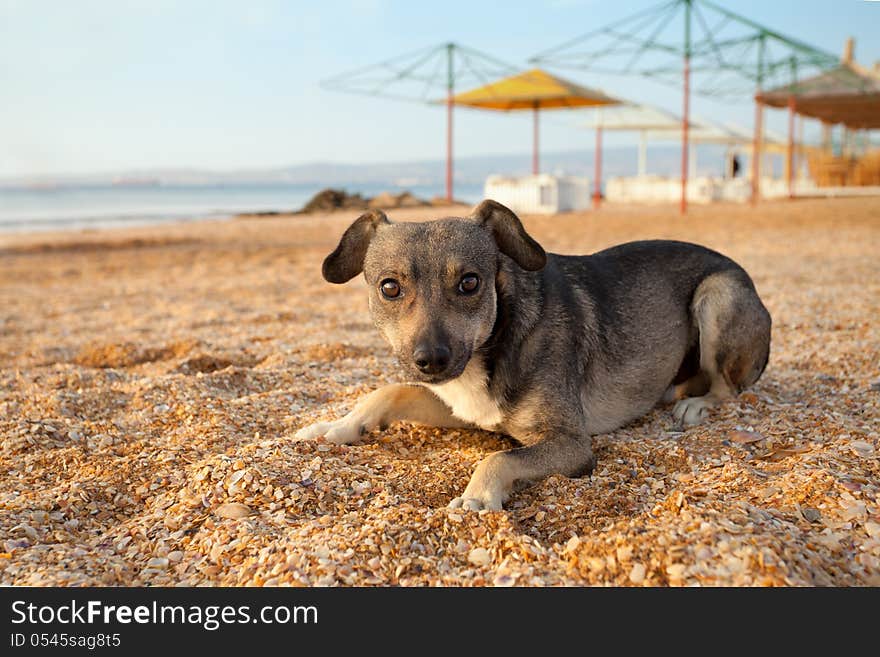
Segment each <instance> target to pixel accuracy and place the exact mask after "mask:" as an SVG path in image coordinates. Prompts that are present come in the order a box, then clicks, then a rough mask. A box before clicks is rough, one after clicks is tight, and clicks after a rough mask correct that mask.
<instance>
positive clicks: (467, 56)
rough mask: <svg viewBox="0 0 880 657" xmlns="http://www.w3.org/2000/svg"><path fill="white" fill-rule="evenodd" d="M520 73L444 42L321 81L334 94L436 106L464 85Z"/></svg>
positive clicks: (504, 63)
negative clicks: (341, 93) (348, 94)
mask: <svg viewBox="0 0 880 657" xmlns="http://www.w3.org/2000/svg"><path fill="white" fill-rule="evenodd" d="M519 71H520V69H519V67H516V66H513V65H511V64H508V63H506V62H502V61H501V60H500V59H496V58H495V57H492V56H491V55H487V54H486V53H483V52H480V51H479V50H475V49H473V48H468V47H466V46H462V45H459V44H457V43H443V44H440V45H436V46H432V47H430V48H425V49H422V50H417V51H415V52H409V53H405V54H403V55H400V56H398V57H394V58H392V59H387V60H385V61H382V62H379V63H378V64H373V65H370V66H365V67H363V68H360V69H356V70H354V71H349V72H347V73H343V74H341V75H338V76H336V77H333V78H329V79H327V80H323V81H322V82H321V86H322V87H323V88H325V89H330V90H333V91H344V92H348V93H356V94H364V95H367V96H380V97H383V98H394V99H396V100H405V101H412V102H419V103H437V102H438V101H441V102H442V101H443V100H444V99H445V98H446V97H447V95H448V94H449V93H451V92H453V91H454V90H455V89H460V88H462V87H463V86H464V85H471V84H474V85H476V84H480V85H482V84H488V83H490V82H493V81H495V80H497V79H498V78H499V77H505V76H508V75H513V74H515V73H518V72H519Z"/></svg>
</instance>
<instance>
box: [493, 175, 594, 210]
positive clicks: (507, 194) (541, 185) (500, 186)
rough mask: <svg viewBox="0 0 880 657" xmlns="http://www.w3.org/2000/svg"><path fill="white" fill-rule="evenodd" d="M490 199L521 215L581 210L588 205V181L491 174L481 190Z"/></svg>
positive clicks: (555, 177)
mask: <svg viewBox="0 0 880 657" xmlns="http://www.w3.org/2000/svg"><path fill="white" fill-rule="evenodd" d="M483 193H484V196H485V198H491V199H493V200H495V201H498V202H499V203H501V204H502V205H506V206H507V207H509V208H510V209H511V210H513V211H514V212H517V213H523V214H555V213H557V212H570V211H573V210H585V209H586V208H587V207H589V203H590V181H589V179H588V178H580V177H574V176H553V175H550V174H546V173H542V174H538V175H536V176H520V177H511V176H501V175H491V176H489V177H488V178H486V184H485V186H484V189H483Z"/></svg>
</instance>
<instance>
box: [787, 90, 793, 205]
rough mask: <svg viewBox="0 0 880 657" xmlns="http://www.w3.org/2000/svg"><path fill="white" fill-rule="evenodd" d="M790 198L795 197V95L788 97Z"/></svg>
mask: <svg viewBox="0 0 880 657" xmlns="http://www.w3.org/2000/svg"><path fill="white" fill-rule="evenodd" d="M788 198H790V199H792V198H794V96H789V97H788Z"/></svg>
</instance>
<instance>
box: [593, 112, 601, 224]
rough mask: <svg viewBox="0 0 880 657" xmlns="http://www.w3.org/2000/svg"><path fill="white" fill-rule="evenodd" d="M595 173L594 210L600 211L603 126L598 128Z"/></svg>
mask: <svg viewBox="0 0 880 657" xmlns="http://www.w3.org/2000/svg"><path fill="white" fill-rule="evenodd" d="M593 168H594V172H593V177H594V178H595V180H594V181H593V209H594V210H598V209H599V204H600V203H601V202H602V126H601V125H597V126H596V163H595V166H594V167H593Z"/></svg>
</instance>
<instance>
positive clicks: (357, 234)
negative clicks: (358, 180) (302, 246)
mask: <svg viewBox="0 0 880 657" xmlns="http://www.w3.org/2000/svg"><path fill="white" fill-rule="evenodd" d="M390 225H391V222H390V221H388V217H386V216H385V213H384V212H382V211H381V210H370V211H369V212H365V213H364V214H362V215H361V216H360V217H358V218H357V219H356V220H355V222H354V223H353V224H352V225H351V226H349V227H348V228H347V229H346V231H345V232H344V233H343V234H342V239H341V240H339V245H338V246H337V247H336V249H335V250H334V251H333V253H331V254H330V255H328V256H327V257H326V258H324V264H323V266H322V267H321V273H322V274H324V279H325V280H327V281H329V282H330V283H346V282H348V281H350V280H351V279H352V278H354V277H355V276H357V275H358V274H360V273H361V272H362V271H363V270H364V257H365V256H366V255H367V247H368V246H370V240H371V239H373V236H374V235H375V234H376V231H377V230H379V228H381V227H382V226H390Z"/></svg>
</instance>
